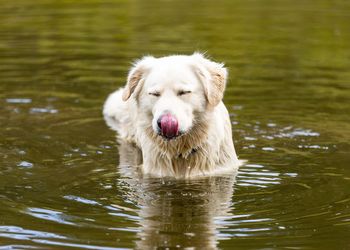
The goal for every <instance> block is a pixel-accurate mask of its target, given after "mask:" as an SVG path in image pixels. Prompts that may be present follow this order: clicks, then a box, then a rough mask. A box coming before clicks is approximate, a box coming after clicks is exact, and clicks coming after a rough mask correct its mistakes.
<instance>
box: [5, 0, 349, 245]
mask: <svg viewBox="0 0 350 250" xmlns="http://www.w3.org/2000/svg"><path fill="white" fill-rule="evenodd" d="M198 50H199V51H203V52H207V53H208V55H210V56H211V57H212V58H213V59H215V60H217V61H223V62H225V63H226V65H227V67H228V68H229V70H230V81H229V84H228V87H227V92H226V95H225V103H226V105H227V107H228V110H229V112H230V114H231V118H232V121H233V133H234V141H235V144H236V149H237V152H238V154H239V156H240V158H242V159H247V160H248V163H247V164H246V165H245V166H243V167H241V169H240V171H239V173H238V175H237V177H235V176H223V177H215V178H207V179H201V180H196V181H174V180H169V179H163V180H161V179H145V180H140V179H137V178H135V177H133V176H130V175H129V174H128V173H129V172H130V171H128V169H121V168H118V161H119V158H118V145H117V143H116V141H115V134H114V132H113V131H111V130H109V129H108V128H107V126H106V125H105V123H104V121H103V118H102V115H101V109H102V105H103V102H104V100H105V98H106V96H107V95H108V94H109V93H110V92H112V91H113V90H115V89H116V88H117V87H119V86H122V85H123V84H124V82H125V76H126V74H127V71H128V68H129V67H130V65H131V62H132V61H133V60H134V59H136V58H139V57H141V56H143V55H146V54H153V55H156V56H161V55H167V54H172V53H187V54H188V53H192V52H193V51H198ZM349 100H350V2H349V1H341V0H337V1H326V0H319V1H292V0H286V1H273V0H265V1H258V0H249V1H231V0H227V1H226V0H217V1H194V0H187V1H184V0H179V1H172V0H169V1H155V0H147V1H140V0H130V1H126V0H116V1H97V0H88V1H73V0H64V1H58V0H56V1H55V0H51V1H49V0H36V1H29V0H28V1H25V0H12V1H2V2H1V5H0V104H1V105H0V126H1V129H0V163H1V164H0V249H77V248H85V249H124V248H138V249H155V248H158V249H165V248H166V247H170V248H172V249H176V248H180V249H181V248H184V247H193V248H196V249H215V248H219V249H233V248H234V249H281V248H286V249H287V248H288V249H350V166H349V163H350V156H349V151H350V143H349V140H350V118H349V113H350V112H349V111H350V102H349ZM120 150H123V149H122V148H120ZM191 249H192V248H191Z"/></svg>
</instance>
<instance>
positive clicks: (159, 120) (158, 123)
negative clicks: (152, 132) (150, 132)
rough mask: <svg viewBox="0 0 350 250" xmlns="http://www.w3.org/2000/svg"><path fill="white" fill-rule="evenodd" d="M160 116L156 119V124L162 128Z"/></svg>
mask: <svg viewBox="0 0 350 250" xmlns="http://www.w3.org/2000/svg"><path fill="white" fill-rule="evenodd" d="M161 118H162V117H159V118H158V120H157V125H158V128H159V129H162V123H161V120H162V119H161Z"/></svg>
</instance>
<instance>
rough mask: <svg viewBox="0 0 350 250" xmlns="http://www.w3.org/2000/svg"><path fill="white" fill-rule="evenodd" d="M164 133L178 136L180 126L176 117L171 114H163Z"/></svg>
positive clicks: (170, 136) (167, 135) (169, 135)
mask: <svg viewBox="0 0 350 250" xmlns="http://www.w3.org/2000/svg"><path fill="white" fill-rule="evenodd" d="M160 125H161V130H162V135H164V136H165V137H168V138H172V137H175V136H177V134H178V132H179V130H178V129H179V126H178V122H177V120H176V118H175V117H174V116H172V115H171V114H166V115H163V116H162V117H161V119H160Z"/></svg>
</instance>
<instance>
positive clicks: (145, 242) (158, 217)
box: [119, 142, 236, 249]
mask: <svg viewBox="0 0 350 250" xmlns="http://www.w3.org/2000/svg"><path fill="white" fill-rule="evenodd" d="M119 153H120V167H119V170H120V173H121V174H122V177H124V178H122V180H121V181H122V182H124V183H123V184H126V186H128V188H130V190H129V191H130V192H127V196H128V197H126V198H127V199H128V200H131V201H132V202H133V203H135V204H138V206H139V207H140V210H139V217H140V218H141V222H140V224H141V226H140V232H139V233H138V240H137V241H136V242H135V243H136V246H135V248H136V249H158V248H160V249H163V248H181V249H183V248H185V249H186V248H187V249H194V248H196V249H216V248H217V244H218V240H219V236H218V233H219V231H220V229H221V228H222V227H224V225H223V224H224V223H222V221H221V223H220V219H222V218H225V217H227V216H230V210H231V209H230V207H231V198H232V195H233V184H234V182H235V177H236V174H232V175H226V176H215V177H207V178H202V179H196V180H174V179H164V178H163V179H160V178H147V177H143V176H142V175H141V172H140V171H138V170H137V168H136V167H135V166H137V165H139V164H141V161H142V155H141V152H140V150H138V148H136V147H135V146H133V145H131V144H128V143H125V142H120V146H119ZM123 186H125V185H123Z"/></svg>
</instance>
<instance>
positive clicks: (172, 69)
mask: <svg viewBox="0 0 350 250" xmlns="http://www.w3.org/2000/svg"><path fill="white" fill-rule="evenodd" d="M146 83H147V85H149V86H155V85H163V84H169V83H171V84H172V85H173V84H176V83H178V84H185V85H192V84H197V77H196V74H195V72H194V69H193V65H192V63H191V61H190V60H188V59H187V58H186V57H164V58H160V59H158V62H157V63H156V64H154V65H153V66H152V68H151V69H150V72H149V74H148V76H147V79H146Z"/></svg>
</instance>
